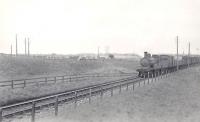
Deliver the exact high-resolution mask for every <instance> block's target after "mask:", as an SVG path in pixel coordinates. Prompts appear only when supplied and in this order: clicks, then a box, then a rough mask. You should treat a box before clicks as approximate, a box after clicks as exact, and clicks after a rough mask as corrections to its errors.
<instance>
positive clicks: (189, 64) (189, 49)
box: [188, 42, 190, 67]
mask: <svg viewBox="0 0 200 122" xmlns="http://www.w3.org/2000/svg"><path fill="white" fill-rule="evenodd" d="M189 66H190V42H189V45H188V67H189Z"/></svg>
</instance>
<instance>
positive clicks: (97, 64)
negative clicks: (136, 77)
mask: <svg viewBox="0 0 200 122" xmlns="http://www.w3.org/2000/svg"><path fill="white" fill-rule="evenodd" d="M137 66H138V61H136V60H119V59H112V60H82V61H77V60H75V59H60V60H49V59H43V58H33V57H13V58H11V57H2V56H0V81H2V80H8V79H20V78H31V77H40V76H52V75H65V74H68V75H70V74H80V73H101V72H103V73H109V72H134V71H135V69H136V67H137Z"/></svg>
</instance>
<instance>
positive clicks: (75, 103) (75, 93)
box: [74, 91, 77, 108]
mask: <svg viewBox="0 0 200 122" xmlns="http://www.w3.org/2000/svg"><path fill="white" fill-rule="evenodd" d="M76 106H77V91H75V92H74V107H75V108H76Z"/></svg>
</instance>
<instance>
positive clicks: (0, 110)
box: [0, 108, 3, 122]
mask: <svg viewBox="0 0 200 122" xmlns="http://www.w3.org/2000/svg"><path fill="white" fill-rule="evenodd" d="M2 121H3V110H2V108H0V122H2Z"/></svg>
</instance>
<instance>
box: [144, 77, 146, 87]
mask: <svg viewBox="0 0 200 122" xmlns="http://www.w3.org/2000/svg"><path fill="white" fill-rule="evenodd" d="M145 81H146V74H145V75H144V86H145Z"/></svg>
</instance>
